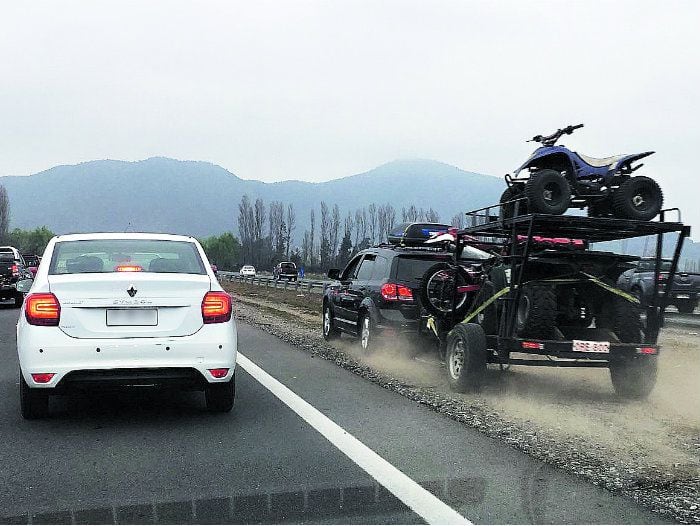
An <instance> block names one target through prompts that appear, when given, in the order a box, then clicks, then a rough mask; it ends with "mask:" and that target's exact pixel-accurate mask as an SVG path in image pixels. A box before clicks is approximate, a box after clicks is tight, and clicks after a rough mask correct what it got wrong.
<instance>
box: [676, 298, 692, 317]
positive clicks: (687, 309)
mask: <svg viewBox="0 0 700 526" xmlns="http://www.w3.org/2000/svg"><path fill="white" fill-rule="evenodd" d="M675 305H676V308H677V309H678V312H680V313H681V314H692V313H693V311H694V310H695V307H697V305H698V302H697V300H676V303H675Z"/></svg>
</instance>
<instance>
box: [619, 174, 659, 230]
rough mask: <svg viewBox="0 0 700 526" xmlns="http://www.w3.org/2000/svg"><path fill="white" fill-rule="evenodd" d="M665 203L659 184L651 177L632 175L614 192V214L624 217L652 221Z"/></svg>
mask: <svg viewBox="0 0 700 526" xmlns="http://www.w3.org/2000/svg"><path fill="white" fill-rule="evenodd" d="M663 204H664V194H663V192H662V191H661V187H660V186H659V184H658V183H657V182H656V181H654V180H653V179H651V178H649V177H644V176H639V177H630V178H629V179H627V180H626V181H625V182H623V183H622V184H621V185H620V187H619V188H618V189H617V190H616V191H615V193H614V194H613V205H612V209H613V214H614V215H615V217H620V218H622V219H636V220H638V221H650V220H651V219H654V218H655V217H656V215H657V214H658V213H659V211H660V210H661V207H662V206H663Z"/></svg>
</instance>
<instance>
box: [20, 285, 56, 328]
mask: <svg viewBox="0 0 700 526" xmlns="http://www.w3.org/2000/svg"><path fill="white" fill-rule="evenodd" d="M24 316H25V317H26V318H27V323H29V324H30V325H43V326H49V327H55V326H57V325H58V321H59V320H60V319H61V304H60V303H59V302H58V298H56V296H54V295H53V294H52V293H51V292H35V293H33V294H30V295H29V296H27V299H26V300H25V301H24Z"/></svg>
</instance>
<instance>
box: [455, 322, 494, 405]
mask: <svg viewBox="0 0 700 526" xmlns="http://www.w3.org/2000/svg"><path fill="white" fill-rule="evenodd" d="M486 362H487V353H486V334H485V333H484V330H483V329H482V328H481V326H479V325H477V324H476V323H458V324H457V325H456V326H455V327H454V328H453V329H452V330H451V331H450V332H449V334H448V335H447V349H446V356H445V367H446V368H447V379H448V381H449V384H450V387H451V388H452V389H453V390H454V391H457V392H459V393H467V392H476V391H479V389H481V386H482V384H483V382H484V377H485V376H486Z"/></svg>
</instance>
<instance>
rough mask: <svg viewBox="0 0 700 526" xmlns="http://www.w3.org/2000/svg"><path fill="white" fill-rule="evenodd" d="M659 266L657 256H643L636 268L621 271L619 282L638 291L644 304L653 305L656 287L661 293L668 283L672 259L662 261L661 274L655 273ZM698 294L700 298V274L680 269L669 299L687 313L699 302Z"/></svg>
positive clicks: (633, 290) (622, 286)
mask: <svg viewBox="0 0 700 526" xmlns="http://www.w3.org/2000/svg"><path fill="white" fill-rule="evenodd" d="M655 270H656V260H655V259H653V258H641V259H640V260H639V261H638V262H637V264H636V266H635V268H633V269H630V270H628V271H626V272H624V273H622V274H621V275H620V277H619V278H618V282H617V286H618V287H619V288H620V289H622V290H625V291H627V292H631V293H632V294H633V295H635V296H636V297H637V298H638V299H639V301H640V302H641V304H642V305H644V306H647V305H650V304H651V301H652V299H653V296H654V287H655V286H656V287H657V289H658V293H659V294H660V293H661V292H663V290H664V288H665V286H666V281H667V279H668V272H669V270H671V260H669V259H664V260H662V261H661V268H660V269H659V275H658V276H655V275H654V272H655ZM698 298H700V274H698V273H694V272H676V275H675V276H674V278H673V283H672V284H671V290H670V294H669V297H668V300H667V302H666V303H667V304H668V305H675V306H676V308H677V309H678V311H679V312H681V313H683V314H690V313H692V312H693V310H695V308H696V307H697V306H698Z"/></svg>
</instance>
